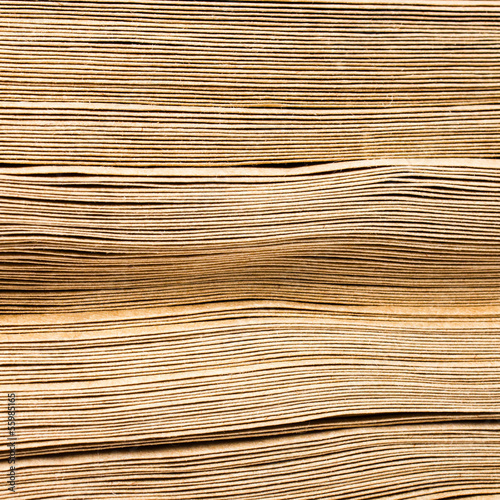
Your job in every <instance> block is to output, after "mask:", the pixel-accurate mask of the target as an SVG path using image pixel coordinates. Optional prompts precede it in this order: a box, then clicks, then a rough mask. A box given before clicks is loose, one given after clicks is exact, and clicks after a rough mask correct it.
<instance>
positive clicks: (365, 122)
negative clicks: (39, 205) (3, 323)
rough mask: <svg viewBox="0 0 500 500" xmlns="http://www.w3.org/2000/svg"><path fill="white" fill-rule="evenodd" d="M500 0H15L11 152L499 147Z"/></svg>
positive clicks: (151, 154) (1, 144) (238, 160)
mask: <svg viewBox="0 0 500 500" xmlns="http://www.w3.org/2000/svg"><path fill="white" fill-rule="evenodd" d="M499 20H500V5H499V3H498V2H497V1H496V0H484V1H475V0H453V1H450V0H420V1H418V2H417V1H409V0H371V1H362V2H359V1H357V0H342V1H333V2H332V1H324V0H321V1H309V0H308V1H305V2H291V1H288V0H286V1H281V2H274V1H267V0H264V1H253V2H252V1H212V0H210V1H208V0H206V1H202V2H200V1H192V0H183V1H154V0H133V1H131V0H118V1H112V2H109V1H100V0H95V1H84V2H81V1H72V0H70V1H64V2H55V1H48V0H45V1H37V2H26V1H24V0H20V1H11V0H5V1H3V2H2V3H1V5H0V64H1V66H0V72H1V78H0V158H1V160H2V161H4V162H7V163H15V164H46V163H51V162H52V163H53V162H55V163H60V164H66V165H74V164H75V162H77V163H79V164H88V165H136V166H159V165H162V166H193V167H200V166H233V165H266V164H270V163H271V164H290V163H297V162H298V163H310V162H321V161H323V162H324V161H332V160H352V159H373V158H394V157H414V156H419V157H427V158H432V157H437V158H439V157H456V156H457V155H458V156H461V157H480V158H491V157H495V156H496V157H498V156H500V147H499V139H500V133H499V130H500V104H499V98H500V86H499V83H498V82H499V76H500V58H499V57H498V50H499V40H500V23H499Z"/></svg>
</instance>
